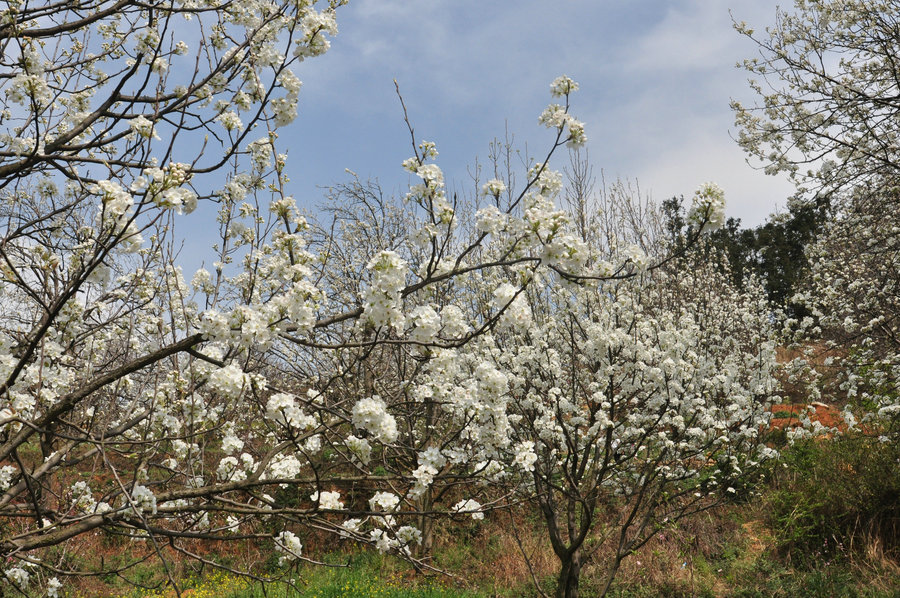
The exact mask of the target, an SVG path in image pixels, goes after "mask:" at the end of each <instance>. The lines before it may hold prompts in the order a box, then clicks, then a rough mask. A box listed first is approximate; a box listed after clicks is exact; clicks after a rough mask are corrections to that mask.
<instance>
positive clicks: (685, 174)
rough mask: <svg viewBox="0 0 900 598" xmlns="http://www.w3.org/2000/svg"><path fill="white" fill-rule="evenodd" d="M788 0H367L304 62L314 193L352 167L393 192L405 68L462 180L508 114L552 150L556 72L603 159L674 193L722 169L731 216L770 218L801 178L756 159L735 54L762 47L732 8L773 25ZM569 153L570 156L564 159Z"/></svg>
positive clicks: (313, 196) (293, 140) (414, 114)
mask: <svg viewBox="0 0 900 598" xmlns="http://www.w3.org/2000/svg"><path fill="white" fill-rule="evenodd" d="M775 6H776V2H775V1H774V0H557V1H556V2H546V1H541V2H538V1H534V0H517V1H515V2H512V1H507V0H503V1H501V0H493V1H490V2H488V1H484V0H351V2H350V3H349V4H348V5H347V6H345V7H342V8H341V9H339V12H338V24H339V27H340V34H339V35H338V36H337V37H336V38H335V39H334V40H333V44H332V49H331V50H330V51H329V52H328V53H327V54H326V55H325V56H322V57H319V58H316V59H314V60H309V61H307V62H306V63H304V64H302V65H300V68H299V69H298V74H299V75H300V77H301V79H303V81H304V87H303V91H302V92H301V106H300V117H299V118H298V120H297V121H296V122H295V123H294V125H293V126H292V127H291V128H290V129H289V130H287V131H285V132H284V133H283V134H282V141H284V142H285V147H287V148H288V150H289V164H290V165H291V170H292V172H293V175H292V178H293V180H294V189H293V190H292V191H293V192H294V193H295V194H296V195H297V197H298V200H299V201H300V203H302V204H303V205H307V206H312V205H313V204H314V203H316V202H318V201H319V200H320V198H321V196H322V192H321V190H320V189H319V187H321V186H324V185H328V184H330V183H333V182H335V181H339V180H341V179H342V178H345V177H346V176H347V175H346V174H344V169H345V168H349V169H351V170H353V171H355V172H357V173H358V174H359V175H360V176H361V177H364V178H368V177H377V178H378V179H379V180H380V181H381V183H382V184H383V185H384V187H385V188H386V189H388V190H389V191H398V192H399V190H400V189H401V187H402V186H403V185H404V184H405V183H406V181H407V179H406V175H405V174H404V172H403V171H402V170H401V169H400V162H401V161H402V160H403V159H404V158H406V157H408V156H410V155H411V149H410V147H411V144H410V139H409V134H408V132H407V130H406V128H405V125H404V123H403V118H402V116H403V115H402V110H401V107H400V103H399V101H398V99H397V96H396V94H395V91H394V83H393V80H394V79H397V80H398V82H399V84H400V88H401V91H402V93H403V97H404V100H405V102H406V105H407V107H408V109H409V113H410V117H411V120H412V122H413V125H414V126H415V129H416V136H417V137H418V138H419V139H428V140H431V141H435V142H436V143H437V144H438V150H439V151H440V153H441V155H440V158H439V160H438V163H439V164H440V165H441V167H442V168H443V169H444V171H445V174H446V176H447V178H448V180H451V181H455V182H456V183H457V184H458V185H460V186H462V187H465V185H466V184H467V183H469V184H470V179H469V175H468V174H467V167H469V166H471V165H472V164H473V163H474V162H475V160H476V158H477V159H479V160H480V161H482V162H484V160H485V159H486V157H487V154H488V145H489V143H490V141H491V140H492V139H494V138H495V137H502V136H503V135H504V132H505V131H506V130H507V129H508V130H509V131H510V132H511V133H513V134H514V135H515V139H516V142H517V143H518V144H520V145H521V146H522V147H523V148H524V147H525V146H526V144H527V149H528V150H529V153H531V154H533V155H538V154H540V152H542V151H546V148H547V144H548V143H549V141H550V135H549V132H548V131H546V130H545V129H542V128H541V127H539V126H538V124H537V116H538V114H540V112H541V110H542V109H543V108H544V107H545V106H546V104H547V103H548V102H549V101H550V96H549V83H550V81H552V80H553V79H554V78H555V77H556V76H557V75H560V74H563V73H565V74H568V75H569V76H571V77H572V78H574V79H575V80H576V81H578V82H579V83H580V84H581V90H580V91H579V92H578V93H577V94H576V95H575V96H574V97H573V105H574V106H573V110H572V112H573V113H574V114H575V115H576V116H577V117H578V118H580V119H581V120H583V121H584V122H585V123H586V124H587V133H588V136H589V138H590V141H589V144H588V147H589V150H590V155H591V158H592V162H593V163H594V164H595V168H596V170H597V171H598V172H599V170H600V169H602V170H603V171H604V173H605V175H606V177H607V178H616V177H623V178H628V179H637V181H638V183H639V184H640V187H641V189H642V190H643V191H645V192H648V193H650V194H651V195H652V197H653V198H654V199H656V200H658V201H661V200H663V199H665V198H667V197H671V196H673V195H685V196H686V197H689V196H690V195H691V194H692V193H693V190H694V189H695V188H696V187H697V186H698V184H700V183H702V182H704V181H715V182H717V183H719V184H720V185H721V186H722V187H723V188H724V189H725V191H726V196H727V199H728V202H729V215H731V216H737V217H740V218H741V219H742V220H743V222H744V224H745V225H755V224H759V223H760V222H762V221H763V220H764V219H765V218H766V216H767V215H768V214H769V213H771V212H772V211H773V210H774V209H775V208H776V206H778V205H781V206H783V205H784V201H785V199H786V197H787V196H788V195H789V194H790V193H791V187H790V185H789V184H788V182H787V181H786V180H784V179H780V178H773V177H768V176H765V175H764V174H762V173H761V172H760V171H758V170H755V169H754V168H752V167H751V166H750V165H748V164H747V163H746V162H745V160H744V155H743V153H742V152H741V150H740V148H738V146H737V144H736V143H735V142H734V141H733V140H732V138H731V136H732V135H734V134H735V133H734V130H733V129H734V127H733V117H732V114H731V111H730V109H729V107H728V103H729V100H730V99H731V98H737V99H743V100H750V99H752V96H751V95H750V91H749V88H748V86H747V83H746V76H745V74H744V73H743V72H742V71H740V70H739V69H737V68H735V63H736V62H737V61H738V60H740V59H742V58H745V57H749V56H751V55H753V54H754V52H755V48H754V46H753V44H752V43H751V42H749V41H748V40H746V39H744V38H742V37H741V36H739V35H738V34H737V33H736V32H735V31H734V30H733V28H732V26H731V22H732V16H733V17H734V19H736V20H738V21H740V20H744V21H747V22H748V23H750V24H751V25H752V26H754V27H755V28H756V29H757V30H762V29H763V28H764V27H765V26H766V25H769V24H771V23H772V22H773V20H774V15H775ZM558 166H562V162H561V163H560V164H559V165H558Z"/></svg>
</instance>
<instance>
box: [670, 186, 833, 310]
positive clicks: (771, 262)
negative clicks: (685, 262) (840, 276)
mask: <svg viewBox="0 0 900 598" xmlns="http://www.w3.org/2000/svg"><path fill="white" fill-rule="evenodd" d="M829 206H830V202H829V201H827V200H822V199H819V200H817V201H815V202H799V201H792V202H789V203H788V208H787V212H785V213H782V214H774V215H772V216H770V217H769V218H768V220H767V221H766V222H765V223H763V224H760V225H758V226H756V227H754V228H741V221H740V219H737V218H729V219H728V220H727V221H726V222H725V226H723V227H722V228H721V229H719V230H717V231H714V232H713V233H712V234H710V235H709V236H708V238H707V241H706V242H705V243H701V244H699V245H698V246H697V247H696V248H695V250H694V252H693V253H695V254H696V255H697V257H696V259H697V260H699V261H701V262H703V261H708V260H710V259H716V258H715V256H724V258H725V260H726V261H725V262H722V264H723V265H722V266H721V270H722V271H723V272H726V273H728V274H730V276H731V278H732V282H733V283H734V284H735V285H736V286H737V287H738V288H739V289H744V288H746V286H747V285H752V284H753V283H752V282H750V281H751V279H755V280H757V281H759V283H761V284H762V286H763V288H764V289H765V291H766V296H767V298H768V300H769V302H770V303H771V304H772V306H773V307H775V308H777V309H780V310H782V311H784V312H785V315H786V316H787V317H790V318H796V319H802V318H804V317H806V316H807V315H809V310H808V308H807V307H806V306H805V305H803V304H802V303H800V302H798V301H796V300H795V298H794V295H795V293H797V292H798V291H799V290H800V287H801V285H802V283H803V282H804V281H805V279H806V275H807V271H808V268H809V263H808V258H807V255H806V250H807V248H808V247H809V246H811V244H812V243H813V242H814V241H815V239H816V237H817V236H818V235H819V234H820V233H821V231H822V230H823V228H824V227H825V225H826V222H827V221H828V218H829V217H830V209H829ZM662 211H663V215H664V219H665V224H664V226H665V229H666V231H667V236H668V239H669V243H670V244H671V246H672V247H674V248H675V250H676V251H679V250H682V249H683V248H684V243H685V239H686V238H687V237H688V234H689V227H688V224H687V222H686V220H685V218H684V208H683V198H675V197H673V198H671V199H668V200H666V201H664V202H663V203H662ZM726 263H727V267H726V266H725V265H724V264H726Z"/></svg>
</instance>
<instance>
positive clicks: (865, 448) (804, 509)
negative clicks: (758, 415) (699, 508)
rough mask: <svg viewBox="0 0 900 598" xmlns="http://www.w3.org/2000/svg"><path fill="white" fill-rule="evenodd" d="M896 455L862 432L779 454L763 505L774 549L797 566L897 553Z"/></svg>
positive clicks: (899, 482)
mask: <svg viewBox="0 0 900 598" xmlns="http://www.w3.org/2000/svg"><path fill="white" fill-rule="evenodd" d="M898 458H900V450H898V447H897V446H896V444H895V443H891V442H879V441H878V440H877V439H873V438H870V437H867V436H865V435H861V434H847V435H843V436H840V437H837V438H835V439H834V440H832V441H815V440H806V441H802V442H798V443H796V444H794V445H793V446H791V447H790V448H786V449H785V450H783V451H782V465H783V467H784V469H780V470H779V471H777V472H776V474H775V475H776V478H775V482H774V486H773V489H772V490H771V491H769V492H768V493H767V497H766V502H767V504H768V505H770V507H771V511H770V517H771V523H772V527H773V530H774V531H775V537H776V542H777V546H778V548H779V549H780V550H782V551H784V552H785V553H786V554H787V555H789V556H790V558H791V560H792V561H794V562H797V563H801V564H803V563H805V562H813V561H817V560H821V559H832V558H847V557H849V556H851V555H852V554H857V555H858V554H864V553H865V551H871V550H873V549H874V550H875V551H876V552H878V553H880V554H881V555H883V556H885V557H887V558H897V556H898V555H900V553H898V550H900V528H898V525H897V522H898V520H900V507H898V505H900V500H898V499H900V470H898V468H897V459H898Z"/></svg>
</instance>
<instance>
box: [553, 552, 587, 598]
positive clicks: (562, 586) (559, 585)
mask: <svg viewBox="0 0 900 598" xmlns="http://www.w3.org/2000/svg"><path fill="white" fill-rule="evenodd" d="M561 561H562V567H561V569H560V571H559V578H558V579H557V581H556V598H578V581H579V579H580V578H581V550H576V551H575V552H574V553H572V555H571V556H570V557H569V558H568V560H562V559H561Z"/></svg>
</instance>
